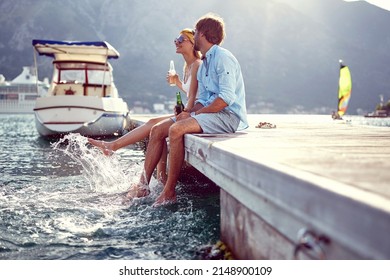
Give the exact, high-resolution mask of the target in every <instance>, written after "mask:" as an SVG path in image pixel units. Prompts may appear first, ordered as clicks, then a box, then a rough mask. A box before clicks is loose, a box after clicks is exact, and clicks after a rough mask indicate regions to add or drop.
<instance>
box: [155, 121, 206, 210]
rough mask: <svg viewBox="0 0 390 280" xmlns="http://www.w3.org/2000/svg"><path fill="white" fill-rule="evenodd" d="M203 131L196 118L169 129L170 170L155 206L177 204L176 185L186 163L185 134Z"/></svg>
mask: <svg viewBox="0 0 390 280" xmlns="http://www.w3.org/2000/svg"><path fill="white" fill-rule="evenodd" d="M201 132H202V129H201V127H200V126H199V124H198V122H197V121H196V120H195V119H194V118H188V119H185V120H181V121H179V122H176V123H175V124H173V125H172V126H171V128H170V129H169V145H170V152H169V156H168V162H169V170H168V179H167V183H166V184H165V186H164V189H163V191H162V193H161V194H160V195H159V196H158V197H157V199H156V202H155V203H154V206H159V205H162V204H166V203H171V202H176V191H175V188H176V183H177V180H178V178H179V175H180V169H181V167H182V165H183V162H184V134H186V133H201Z"/></svg>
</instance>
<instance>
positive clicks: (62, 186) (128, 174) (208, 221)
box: [0, 115, 219, 259]
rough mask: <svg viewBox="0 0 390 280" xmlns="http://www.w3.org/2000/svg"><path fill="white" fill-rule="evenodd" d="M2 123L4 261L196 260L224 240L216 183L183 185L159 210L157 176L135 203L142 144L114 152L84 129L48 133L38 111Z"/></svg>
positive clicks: (0, 245) (0, 248) (0, 235)
mask: <svg viewBox="0 0 390 280" xmlns="http://www.w3.org/2000/svg"><path fill="white" fill-rule="evenodd" d="M0 122H1V123H0V149H1V157H0V170H1V178H0V259H197V258H200V257H199V253H198V252H199V250H200V249H201V248H202V247H204V246H207V245H210V244H214V243H215V242H216V241H217V240H218V239H219V190H218V188H217V187H216V186H215V185H214V184H212V183H211V182H210V181H207V180H204V179H202V180H200V178H199V177H194V178H191V179H190V180H187V182H186V183H184V184H183V183H180V184H179V185H178V188H177V189H178V202H177V203H176V204H174V205H169V206H164V207H158V208H154V207H152V204H153V202H154V199H155V198H156V196H157V194H158V193H159V192H160V191H161V187H162V186H160V185H159V184H157V182H155V181H152V182H151V191H152V193H151V195H150V196H149V197H146V198H142V199H137V200H135V201H133V202H129V201H126V200H124V192H125V191H126V190H127V189H128V188H129V186H130V184H131V182H135V181H136V180H137V179H138V177H139V174H140V172H141V170H142V165H143V160H144V152H143V150H142V149H140V148H137V146H132V147H128V148H124V149H122V150H119V151H117V152H116V153H115V154H114V155H113V156H111V157H107V156H104V155H102V153H101V152H100V151H99V150H97V149H96V148H92V147H91V146H89V145H87V144H86V143H87V140H86V138H84V137H82V136H80V135H76V134H73V135H70V136H69V137H67V141H66V142H63V143H59V142H55V141H53V142H49V141H47V140H44V139H42V138H41V137H39V135H38V133H37V132H36V129H35V126H34V116H33V115H0ZM188 176H189V175H188ZM189 182H191V183H189Z"/></svg>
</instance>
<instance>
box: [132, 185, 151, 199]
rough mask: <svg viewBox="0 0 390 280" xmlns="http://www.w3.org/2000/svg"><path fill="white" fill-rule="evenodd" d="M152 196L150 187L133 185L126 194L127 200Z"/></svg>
mask: <svg viewBox="0 0 390 280" xmlns="http://www.w3.org/2000/svg"><path fill="white" fill-rule="evenodd" d="M149 194H150V190H149V188H148V186H145V185H133V186H131V188H130V189H129V191H128V192H127V194H126V198H128V199H133V198H139V197H145V196H148V195H149Z"/></svg>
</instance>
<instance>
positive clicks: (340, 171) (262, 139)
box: [132, 115, 390, 259]
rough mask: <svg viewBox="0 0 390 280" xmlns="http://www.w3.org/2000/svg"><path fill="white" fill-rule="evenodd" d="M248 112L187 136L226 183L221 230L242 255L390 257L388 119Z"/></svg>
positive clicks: (192, 155)
mask: <svg viewBox="0 0 390 280" xmlns="http://www.w3.org/2000/svg"><path fill="white" fill-rule="evenodd" d="M148 117H150V116H132V119H133V120H137V121H141V122H142V121H145V120H146V119H147V118H148ZM249 122H250V128H249V129H247V130H245V131H244V132H239V133H236V134H227V135H186V136H185V146H186V160H187V161H188V162H189V163H190V164H191V165H192V166H194V167H195V168H196V169H198V170H199V171H200V172H202V173H203V174H204V175H206V176H207V177H208V178H210V179H211V180H212V181H214V182H215V183H216V184H217V185H218V186H220V188H221V239H222V240H223V241H224V242H225V243H226V244H228V246H229V247H230V248H231V250H232V251H233V253H234V255H235V257H236V258H239V259H294V258H299V259H300V258H304V259H307V258H309V259H323V258H326V259H390V238H389V237H388V236H389V232H390V127H376V126H364V125H355V124H353V123H350V122H347V121H334V120H332V119H331V117H330V116H318V115H249ZM259 122H270V123H272V124H275V125H276V128H273V129H262V128H256V127H255V126H256V125H257V124H258V123H259Z"/></svg>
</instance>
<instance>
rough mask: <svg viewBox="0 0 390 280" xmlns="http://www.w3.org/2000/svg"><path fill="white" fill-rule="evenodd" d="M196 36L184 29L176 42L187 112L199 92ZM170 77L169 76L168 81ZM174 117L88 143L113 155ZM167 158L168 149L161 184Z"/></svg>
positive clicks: (177, 80) (160, 167) (161, 168)
mask: <svg viewBox="0 0 390 280" xmlns="http://www.w3.org/2000/svg"><path fill="white" fill-rule="evenodd" d="M194 34H195V32H194V31H193V30H192V29H188V28H186V29H183V30H182V31H181V32H180V36H179V37H177V38H176V39H175V40H174V43H175V46H176V53H179V54H181V55H182V56H183V58H184V68H183V80H180V78H179V76H178V75H177V74H176V75H175V76H174V81H175V84H176V86H177V87H178V88H180V89H181V90H182V91H183V92H185V93H186V94H187V99H188V101H187V103H186V106H185V108H184V110H185V111H190V110H191V108H192V107H193V106H194V103H195V99H196V94H197V91H198V81H197V77H196V76H197V72H198V68H199V65H200V64H201V59H200V53H199V52H198V51H195V50H194V48H193V47H194ZM168 78H169V75H167V81H168ZM171 117H174V115H165V116H160V117H156V118H152V119H150V120H149V121H147V122H146V123H145V124H143V125H141V126H139V127H137V128H135V129H133V130H131V131H130V132H128V133H127V134H125V135H124V136H122V137H120V138H118V139H116V140H115V141H112V142H106V141H99V140H95V139H92V138H88V142H89V143H90V144H92V145H94V146H96V147H98V148H99V149H101V150H102V151H103V153H104V154H105V155H111V154H112V153H113V152H114V151H116V150H118V149H120V148H123V147H125V146H128V145H130V144H134V143H136V142H138V141H141V140H143V139H145V138H146V137H148V136H149V133H150V130H151V128H152V127H153V126H154V125H155V124H157V123H158V122H160V121H163V120H165V119H167V118H171ZM166 158H167V149H166V148H165V151H164V153H163V156H162V157H161V159H160V162H159V164H158V166H157V179H158V180H159V181H161V182H163V183H164V182H165V180H166Z"/></svg>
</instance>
